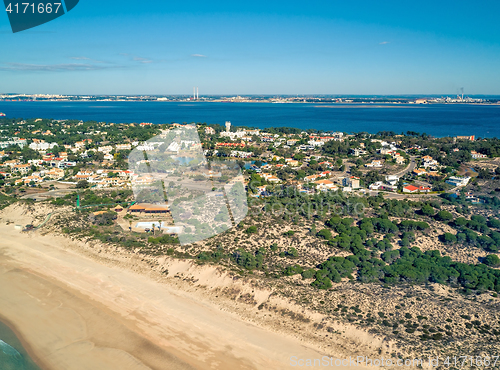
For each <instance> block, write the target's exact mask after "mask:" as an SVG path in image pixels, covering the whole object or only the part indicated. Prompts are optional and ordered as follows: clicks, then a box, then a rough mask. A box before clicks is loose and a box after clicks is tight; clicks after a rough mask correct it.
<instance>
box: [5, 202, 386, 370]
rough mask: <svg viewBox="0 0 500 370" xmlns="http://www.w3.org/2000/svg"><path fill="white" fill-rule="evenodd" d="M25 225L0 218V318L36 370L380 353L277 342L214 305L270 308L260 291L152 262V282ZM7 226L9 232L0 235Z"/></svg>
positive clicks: (135, 259) (120, 259) (135, 268)
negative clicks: (249, 295) (248, 297)
mask: <svg viewBox="0 0 500 370" xmlns="http://www.w3.org/2000/svg"><path fill="white" fill-rule="evenodd" d="M31 217H32V215H27V214H26V212H25V210H24V209H23V207H22V206H20V205H13V206H11V207H9V209H7V210H4V211H3V212H2V213H0V219H1V220H0V233H2V236H3V238H2V240H1V241H0V285H2V286H4V287H5V288H4V289H2V290H1V291H0V312H1V313H2V316H3V317H4V318H6V319H7V320H6V321H8V322H10V323H11V327H13V328H15V329H16V330H15V333H16V335H18V337H19V338H20V340H22V341H23V342H22V343H23V344H26V349H27V351H28V349H29V350H30V352H29V353H30V355H32V356H33V357H32V358H33V359H38V361H37V363H40V365H41V367H42V369H43V370H59V369H64V370H73V369H75V370H79V369H87V368H95V369H99V370H100V369H115V368H123V370H126V369H134V370H135V369H166V368H168V369H169V370H175V369H206V368H213V369H221V370H225V369H228V370H233V369H268V368H273V369H285V368H290V357H291V356H297V357H298V358H322V356H326V355H328V356H334V357H335V358H346V357H348V356H349V355H350V354H353V355H354V354H355V353H359V351H368V350H370V352H371V351H372V350H373V351H375V350H379V349H380V348H382V347H383V346H384V344H383V340H382V339H380V338H373V337H371V336H369V335H367V334H366V333H364V332H362V331H359V332H356V331H355V330H354V329H353V328H350V327H345V326H344V327H343V330H345V331H349V330H352V341H351V340H350V341H349V342H348V343H344V340H345V338H344V339H343V338H339V339H338V340H337V345H338V344H340V346H337V347H335V346H333V347H330V348H329V346H327V345H326V344H325V345H324V346H323V347H321V346H318V345H317V344H315V343H314V341H310V340H309V339H310V338H311V336H312V334H311V333H310V332H308V331H307V330H305V329H304V328H305V327H306V326H307V327H308V328H314V326H313V324H314V323H313V322H310V323H309V324H304V325H306V326H303V327H302V329H304V331H303V332H302V329H299V328H298V329H297V331H296V332H295V333H290V332H285V331H284V330H281V329H282V328H281V327H280V326H283V325H284V324H283V323H284V321H283V320H286V318H283V317H282V316H281V315H278V316H276V317H274V318H269V319H268V321H267V323H274V325H275V326H274V327H273V328H272V329H271V327H270V326H269V325H266V323H265V321H266V320H262V319H261V316H266V315H263V314H264V311H259V310H257V308H256V306H257V305H258V304H259V302H256V303H255V302H254V303H251V304H250V305H249V304H245V303H242V302H241V299H238V300H235V299H234V298H232V297H230V296H229V297H226V301H225V303H227V302H230V303H234V304H233V305H232V306H231V305H227V304H222V303H223V302H222V301H221V298H217V297H218V296H219V295H221V294H222V291H223V290H224V289H228V290H230V291H231V290H232V291H234V290H236V289H241V290H242V293H241V295H240V296H241V297H244V296H245V294H246V293H245V294H243V291H244V289H246V292H251V291H253V290H255V299H257V300H260V301H262V302H264V301H265V302H270V301H271V300H273V299H274V301H273V302H274V303H273V304H276V302H278V300H279V299H281V298H278V297H274V296H272V292H270V291H266V290H260V291H259V290H258V288H256V287H255V286H250V285H248V283H247V282H243V281H242V280H241V279H236V280H235V279H234V278H232V277H230V276H227V275H224V273H223V272H221V271H219V270H218V269H217V268H216V267H212V266H196V265H194V264H193V263H192V262H191V261H183V260H174V259H169V258H167V257H162V258H160V260H159V262H158V263H159V266H156V267H157V270H158V269H160V270H163V271H165V270H167V269H168V273H167V274H165V273H163V274H162V273H160V272H158V271H154V269H152V268H151V266H149V268H148V264H147V262H148V261H145V259H144V258H142V257H141V256H140V255H136V254H134V253H128V254H127V253H124V252H120V251H115V252H109V249H110V248H111V247H106V246H104V245H102V244H100V243H98V242H95V243H94V244H92V243H86V242H84V241H78V240H71V239H70V238H68V237H64V236H57V235H54V234H53V233H52V232H47V233H46V235H42V234H41V233H40V231H36V232H34V233H21V232H19V230H15V229H14V224H16V223H18V224H23V223H24V224H26V223H29V222H31V221H32V218H31ZM7 218H8V219H9V220H10V221H14V223H12V224H9V225H6V224H5V220H6V219H7ZM111 249H112V248H111ZM166 275H168V276H166ZM193 282H194V283H193ZM208 285H210V289H213V291H212V292H211V296H210V297H211V298H210V299H207V295H206V291H207V288H206V287H205V286H208ZM214 287H215V288H214ZM233 301H234V302H233ZM236 301H238V302H236ZM282 303H283V304H287V303H286V302H282ZM286 307H288V309H290V310H292V309H293V307H292V306H286ZM252 312H253V313H252ZM248 313H251V314H249V315H247V314H248ZM256 313H257V314H256ZM258 313H260V315H258ZM304 314H307V313H304ZM252 315H253V316H252ZM278 317H279V318H280V319H279V320H281V321H276V320H277V318H278ZM310 317H311V318H313V319H314V314H311V315H310ZM316 319H317V320H318V322H320V321H321V317H320V316H317V317H316ZM293 324H294V325H295V324H297V325H298V326H299V327H300V325H301V324H300V323H299V322H295V323H293ZM339 325H341V324H339ZM338 328H339V329H341V327H340V326H339V327H338ZM306 334H310V335H311V336H309V337H308V336H307V335H306ZM372 346H373V349H371V347H372ZM370 352H366V353H367V354H368V353H370ZM363 353H365V352H363ZM111 363H112V364H113V365H110V364H111ZM359 368H360V369H361V368H362V367H359Z"/></svg>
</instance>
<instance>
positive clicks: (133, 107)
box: [0, 101, 500, 138]
mask: <svg viewBox="0 0 500 370" xmlns="http://www.w3.org/2000/svg"><path fill="white" fill-rule="evenodd" d="M0 112H3V113H5V114H6V115H7V117H17V118H53V119H79V120H80V119H81V120H84V121H85V120H95V121H99V122H114V123H132V122H152V123H172V122H178V123H184V122H188V123H191V122H201V123H203V122H205V123H208V124H211V123H218V124H224V122H225V121H231V122H232V124H233V125H235V126H250V127H257V128H261V129H265V128H267V127H284V126H285V127H297V128H300V129H317V130H323V131H343V132H347V133H351V132H369V133H377V132H379V131H394V132H396V133H406V132H407V131H416V132H420V133H424V132H425V133H427V134H429V135H432V136H436V137H443V136H456V135H476V137H499V138H500V104H497V105H470V104H429V105H414V104H314V103H299V104H297V103H294V104H272V103H210V102H37V101H34V102H4V101H0Z"/></svg>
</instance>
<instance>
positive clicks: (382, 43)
mask: <svg viewBox="0 0 500 370" xmlns="http://www.w3.org/2000/svg"><path fill="white" fill-rule="evenodd" d="M389 43H390V41H382V42H380V43H379V45H386V44H389Z"/></svg>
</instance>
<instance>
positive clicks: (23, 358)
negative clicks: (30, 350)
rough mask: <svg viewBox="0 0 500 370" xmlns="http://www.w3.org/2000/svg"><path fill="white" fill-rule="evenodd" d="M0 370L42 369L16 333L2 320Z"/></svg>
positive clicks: (0, 327)
mask: <svg viewBox="0 0 500 370" xmlns="http://www.w3.org/2000/svg"><path fill="white" fill-rule="evenodd" d="M0 370H40V368H39V367H38V366H36V365H35V363H34V362H33V361H32V360H31V358H30V357H29V356H28V354H27V353H26V351H25V350H24V348H23V346H22V345H21V343H20V342H19V340H18V339H17V337H16V335H15V334H14V333H13V332H12V331H11V330H10V329H9V327H7V326H6V325H4V324H2V323H1V322H0Z"/></svg>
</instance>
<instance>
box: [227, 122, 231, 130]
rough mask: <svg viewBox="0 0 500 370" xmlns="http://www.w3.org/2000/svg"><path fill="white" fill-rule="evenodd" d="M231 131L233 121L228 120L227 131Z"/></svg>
mask: <svg viewBox="0 0 500 370" xmlns="http://www.w3.org/2000/svg"><path fill="white" fill-rule="evenodd" d="M230 131H231V122H230V121H226V132H230Z"/></svg>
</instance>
